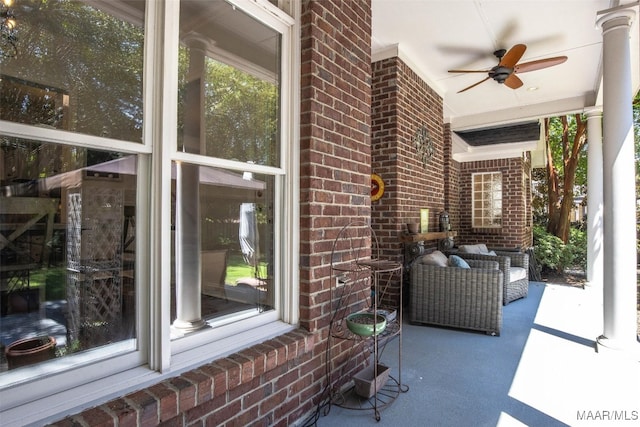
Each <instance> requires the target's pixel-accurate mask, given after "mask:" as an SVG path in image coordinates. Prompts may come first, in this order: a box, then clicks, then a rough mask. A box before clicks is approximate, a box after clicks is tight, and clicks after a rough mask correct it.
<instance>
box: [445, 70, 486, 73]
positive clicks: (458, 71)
mask: <svg viewBox="0 0 640 427" xmlns="http://www.w3.org/2000/svg"><path fill="white" fill-rule="evenodd" d="M488 72H489V70H449V73H488Z"/></svg>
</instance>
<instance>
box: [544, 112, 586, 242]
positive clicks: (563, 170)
mask: <svg viewBox="0 0 640 427" xmlns="http://www.w3.org/2000/svg"><path fill="white" fill-rule="evenodd" d="M586 142H587V123H586V121H585V120H584V119H583V117H582V115H580V114H575V115H573V116H568V115H567V116H561V117H554V118H546V119H545V144H546V151H547V168H546V172H547V174H546V175H547V207H548V222H547V231H548V232H549V233H551V234H553V235H555V236H557V237H559V238H560V239H562V241H563V242H565V243H567V242H568V241H569V231H570V227H571V223H570V214H571V209H572V208H573V205H574V197H575V188H576V185H579V186H582V187H584V185H585V183H586V164H585V160H586V156H585V155H583V154H584V153H585V146H586Z"/></svg>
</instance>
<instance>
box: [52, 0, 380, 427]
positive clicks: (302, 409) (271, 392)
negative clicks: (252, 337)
mask: <svg viewBox="0 0 640 427" xmlns="http://www.w3.org/2000/svg"><path fill="white" fill-rule="evenodd" d="M301 54H302V64H301V118H300V121H301V127H300V148H301V149H300V174H301V179H300V196H301V203H300V211H301V213H300V215H301V216H300V259H299V263H300V324H301V325H300V326H301V327H300V329H298V330H296V331H294V332H292V333H289V334H286V335H283V336H281V337H278V338H276V339H272V340H269V341H266V342H264V343H261V344H259V345H256V346H252V347H250V348H248V349H245V350H243V351H240V352H238V353H236V354H233V355H230V356H228V357H226V358H223V359H220V360H216V361H214V362H212V363H210V364H207V365H204V366H201V367H198V368H197V369H193V370H191V371H189V372H186V373H184V374H182V375H179V376H177V377H175V378H171V379H168V380H165V381H162V382H160V383H158V384H155V385H153V386H151V387H147V388H145V389H143V390H140V391H137V392H135V393H131V394H128V395H126V396H122V397H120V398H118V399H114V400H113V401H111V402H108V403H106V404H104V405H101V406H99V407H96V408H92V409H89V410H86V411H83V412H82V413H80V414H77V415H74V416H70V417H68V418H65V419H63V420H61V421H60V422H58V423H56V424H57V425H60V426H72V425H92V426H93V425H104V426H115V425H126V426H136V425H143V426H152V425H157V424H160V423H161V424H163V425H229V426H232V425H233V426H235V425H237V426H245V425H256V426H260V425H263V426H286V425H291V424H294V423H300V422H301V420H302V419H304V418H305V417H307V416H308V415H309V414H311V413H313V411H314V410H315V408H316V405H317V404H318V403H319V402H320V401H321V400H322V399H324V398H326V396H327V394H326V392H327V391H328V390H329V389H328V388H327V387H326V386H327V383H328V381H327V377H326V375H325V366H326V364H325V362H326V357H327V356H329V357H330V358H331V385H332V386H334V387H339V386H340V385H341V384H342V383H344V382H345V381H346V380H348V379H350V378H351V376H352V374H353V373H355V372H356V371H357V370H359V369H361V367H362V366H363V364H364V363H365V361H366V360H368V356H369V354H368V350H367V349H364V348H363V347H362V344H360V345H355V344H354V342H353V341H345V340H329V339H328V335H329V334H328V325H329V321H330V319H331V316H332V305H333V304H332V301H331V296H332V293H331V291H330V284H331V268H330V266H331V255H332V246H333V242H334V240H335V238H336V237H337V235H338V232H339V231H340V230H341V228H342V227H343V226H344V225H346V224H348V223H350V222H351V221H365V222H366V223H368V222H369V220H370V216H371V207H370V174H371V129H370V127H371V121H370V120H371V4H370V1H369V0H348V1H347V0H321V1H320V0H318V1H311V0H303V2H302V14H301ZM365 249H366V251H367V253H368V251H369V248H365ZM337 256H340V257H343V258H344V259H347V258H348V257H350V256H353V254H352V253H351V252H349V251H345V250H343V251H342V252H338V255H337ZM361 294H362V295H367V293H366V292H362V293H361ZM363 303H365V301H355V302H353V304H354V305H362V304H363ZM328 343H330V344H331V352H327V351H326V349H327V344H328Z"/></svg>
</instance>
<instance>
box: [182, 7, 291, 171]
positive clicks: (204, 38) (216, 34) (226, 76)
mask: <svg viewBox="0 0 640 427" xmlns="http://www.w3.org/2000/svg"><path fill="white" fill-rule="evenodd" d="M180 14H181V19H180V33H181V34H182V35H184V36H183V37H182V39H181V49H180V53H179V66H178V67H179V73H180V75H179V88H178V90H179V93H178V97H179V101H178V102H179V103H178V135H179V136H178V149H179V150H180V151H186V152H189V153H200V154H204V155H207V156H211V157H219V158H224V159H230V160H238V161H242V162H247V161H251V162H254V163H256V164H261V165H270V166H280V164H279V163H280V144H279V140H280V138H279V126H280V124H279V116H280V112H279V111H280V109H279V102H280V88H279V81H280V77H279V76H280V34H279V33H277V32H276V31H274V30H272V29H270V28H268V27H266V26H265V25H264V24H262V23H260V22H258V21H256V20H255V19H253V18H251V17H250V16H249V15H247V14H245V13H244V12H242V11H241V10H239V9H238V8H235V7H233V6H232V5H230V4H228V3H226V2H222V1H215V2H203V1H199V0H195V1H191V0H190V1H185V0H183V1H182V2H181V9H180Z"/></svg>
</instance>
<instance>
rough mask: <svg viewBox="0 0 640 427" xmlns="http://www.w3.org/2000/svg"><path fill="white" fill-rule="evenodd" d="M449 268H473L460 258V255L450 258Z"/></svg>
mask: <svg viewBox="0 0 640 427" xmlns="http://www.w3.org/2000/svg"><path fill="white" fill-rule="evenodd" d="M449 266H451V267H460V268H471V267H469V264H468V263H467V261H465V260H463V259H462V258H460V257H459V256H458V255H451V256H450V257H449Z"/></svg>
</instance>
